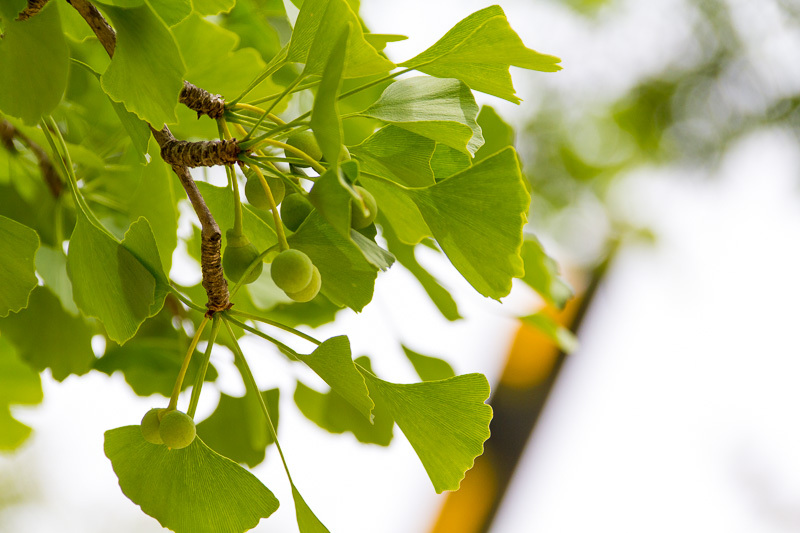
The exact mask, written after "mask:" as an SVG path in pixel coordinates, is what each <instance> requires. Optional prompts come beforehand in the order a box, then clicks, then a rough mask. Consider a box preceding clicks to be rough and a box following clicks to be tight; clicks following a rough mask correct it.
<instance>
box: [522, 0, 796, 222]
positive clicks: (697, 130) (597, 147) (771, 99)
mask: <svg viewBox="0 0 800 533" xmlns="http://www.w3.org/2000/svg"><path fill="white" fill-rule="evenodd" d="M560 3H566V4H567V5H569V6H570V7H571V8H572V9H574V10H575V12H576V13H577V14H579V16H587V17H594V18H593V20H594V21H595V22H597V23H598V24H600V23H602V22H598V17H597V15H598V11H597V9H598V8H599V7H601V6H602V7H606V8H609V9H611V8H613V7H620V6H623V4H624V3H623V2H621V1H589V0H561V1H560ZM741 4H747V3H746V2H745V3H739V4H736V3H733V2H726V1H724V0H687V2H686V3H685V7H686V9H684V10H681V12H679V13H678V15H676V16H679V17H680V18H681V20H682V21H684V22H686V24H689V25H690V27H691V31H690V32H687V36H686V38H685V39H684V40H683V41H682V43H681V49H680V50H678V51H676V52H675V53H673V54H666V55H663V57H664V59H663V61H662V64H660V65H658V68H657V69H656V70H655V74H650V75H648V76H647V77H643V78H641V79H638V80H636V82H635V84H634V85H633V86H632V87H630V88H629V89H628V90H627V91H625V92H624V93H623V94H621V95H618V96H616V97H615V98H612V99H610V100H607V101H601V102H598V101H589V102H586V101H576V99H575V98H572V97H570V96H569V95H563V94H558V93H556V91H555V90H554V89H551V92H552V94H546V95H544V96H543V97H542V101H543V102H547V105H543V106H541V108H540V110H539V112H538V113H537V114H536V115H535V116H534V117H533V118H532V120H531V121H530V122H529V124H528V126H527V127H526V128H525V130H524V131H523V132H522V133H521V135H520V137H521V138H520V140H519V144H520V146H521V152H522V153H523V160H524V161H525V162H526V171H527V176H528V179H529V180H530V182H531V185H532V188H533V190H534V191H536V194H534V206H533V217H534V218H533V220H534V223H538V224H542V223H544V224H546V223H547V221H548V220H552V219H553V217H556V216H558V215H559V213H561V212H562V211H563V210H565V209H567V208H568V207H573V206H575V205H579V204H580V203H581V201H585V199H586V198H587V196H588V197H590V198H593V199H594V200H596V202H597V203H598V204H599V205H601V206H603V208H604V209H605V210H606V215H607V216H608V218H609V220H610V221H611V222H612V227H613V225H614V223H621V224H622V225H624V222H625V221H624V213H618V212H614V211H613V209H614V208H613V207H611V205H610V204H609V202H607V196H606V193H607V192H608V188H609V186H610V185H611V184H612V183H614V182H615V181H616V180H617V179H618V178H620V177H622V176H623V175H625V174H627V173H630V172H631V171H633V170H635V169H637V168H641V167H643V166H650V167H666V166H671V167H674V168H686V169H692V170H700V171H702V170H707V169H709V168H712V167H713V166H714V165H715V164H717V163H718V162H719V159H720V157H721V156H722V155H723V154H724V153H725V152H726V150H727V149H728V148H729V147H730V146H731V145H732V144H733V143H735V142H736V141H737V140H739V139H741V138H742V137H744V136H746V135H748V134H749V133H751V132H753V131H755V130H757V129H759V128H764V127H778V128H785V129H786V130H787V131H791V132H792V133H793V134H795V135H796V134H797V131H798V126H799V125H800V112H798V105H800V84H798V83H797V80H796V79H792V77H791V74H792V73H787V72H782V71H777V68H776V65H779V64H780V63H779V62H776V61H764V60H763V59H772V58H762V56H761V55H762V54H763V53H764V50H765V48H764V47H763V46H762V45H763V43H759V42H753V38H752V34H750V33H748V30H752V28H748V27H746V26H748V24H747V21H744V24H743V23H742V20H741V19H742V12H739V13H738V19H737V13H736V12H735V10H736V9H740V11H741V10H743V9H744V8H743V6H742V5H741ZM745 7H746V6H745ZM751 7H752V6H751ZM662 8H663V7H662ZM762 9H763V10H764V12H769V11H770V10H773V9H774V10H777V15H776V16H775V14H774V13H773V16H772V17H771V19H765V20H772V21H773V22H774V21H775V20H780V27H776V28H774V30H775V31H774V34H780V35H782V36H783V37H785V38H786V39H793V40H796V39H797V38H800V6H798V4H797V3H796V2H792V1H788V0H777V1H774V2H771V1H770V2H764V4H763V5H759V10H762ZM623 11H624V10H623ZM617 15H618V13H614V14H613V15H612V16H610V17H608V18H607V19H604V20H605V22H610V21H613V20H615V19H616V17H617ZM762 22H763V21H762ZM769 23H771V22H765V24H769ZM659 57H661V56H659ZM675 57H677V58H679V59H678V60H675V59H674V58H675ZM684 174H686V175H696V174H698V173H696V172H685V173H684ZM701 174H710V173H708V172H705V173H703V172H701ZM609 238H613V236H609Z"/></svg>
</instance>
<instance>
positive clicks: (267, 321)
mask: <svg viewBox="0 0 800 533" xmlns="http://www.w3.org/2000/svg"><path fill="white" fill-rule="evenodd" d="M226 313H228V314H231V315H236V316H240V317H242V318H248V319H250V320H256V321H258V322H263V323H264V324H267V325H270V326H273V327H276V328H278V329H282V330H283V331H288V332H289V333H292V334H294V335H297V336H298V337H300V338H302V339H305V340H307V341H308V342H313V343H314V344H316V345H317V346H319V345H320V344H322V341H319V340H317V339H315V338H314V337H312V336H311V335H306V334H305V333H303V332H302V331H299V330H296V329H294V328H293V327H290V326H287V325H285V324H281V323H280V322H276V321H275V320H271V319H269V318H266V317H263V316H258V315H254V314H252V313H247V312H245V311H237V310H235V309H229V310H228V311H226Z"/></svg>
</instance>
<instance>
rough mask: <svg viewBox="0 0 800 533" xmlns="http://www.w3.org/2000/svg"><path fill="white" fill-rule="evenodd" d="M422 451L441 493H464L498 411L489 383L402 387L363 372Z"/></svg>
mask: <svg viewBox="0 0 800 533" xmlns="http://www.w3.org/2000/svg"><path fill="white" fill-rule="evenodd" d="M363 374H364V377H365V378H366V379H367V382H368V383H369V386H370V391H374V392H375V401H376V404H383V405H384V406H385V407H386V409H387V410H388V412H389V414H390V415H391V416H392V418H394V420H395V421H396V422H397V425H398V426H399V427H400V429H401V430H402V431H403V434H404V435H405V436H406V438H407V439H408V441H409V442H410V443H411V446H413V448H414V451H416V452H417V456H418V457H419V459H420V461H421V462H422V465H423V466H424V467H425V470H426V471H427V472H428V477H430V479H431V482H433V488H434V489H435V490H436V492H437V493H441V492H443V491H445V490H458V488H459V486H460V485H461V480H462V479H464V474H465V473H466V471H467V470H469V469H470V468H472V465H473V464H474V462H475V458H476V457H477V456H479V455H481V454H482V453H483V443H484V442H485V441H486V439H488V438H489V422H490V421H491V419H492V408H491V407H490V406H488V405H487V404H486V403H484V402H485V401H486V399H487V398H489V383H488V382H487V381H486V378H485V377H484V376H483V375H482V374H466V375H463V376H456V377H453V378H450V379H446V380H442V381H426V382H423V383H412V384H408V385H401V384H397V383H389V382H387V381H383V380H382V379H378V378H377V377H375V376H374V375H372V374H370V373H369V372H366V371H364V372H363Z"/></svg>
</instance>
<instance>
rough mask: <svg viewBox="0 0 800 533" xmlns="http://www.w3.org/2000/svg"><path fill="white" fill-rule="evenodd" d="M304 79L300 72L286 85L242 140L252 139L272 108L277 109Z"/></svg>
mask: <svg viewBox="0 0 800 533" xmlns="http://www.w3.org/2000/svg"><path fill="white" fill-rule="evenodd" d="M302 79H303V75H302V74H300V75H299V76H297V78H295V80H294V81H293V82H292V83H290V84H289V85H288V86H287V87H286V89H284V90H283V92H282V93H281V94H280V95H279V96H278V98H276V99H275V100H274V101H273V102H272V104H270V106H269V107H268V108H267V109H266V110H265V111H264V114H263V115H261V118H259V119H258V122H256V125H255V127H254V128H253V129H252V130H250V133H248V134H247V135H245V137H244V139H242V141H246V140H248V139H250V136H251V135H252V134H253V132H254V131H256V129H257V128H258V127H259V126H260V125H261V123H262V122H264V119H265V118H267V116H268V115H269V114H270V113H271V112H272V110H273V109H275V106H276V105H278V102H280V101H281V100H283V98H284V96H286V95H287V94H289V93H290V92H292V89H294V88H295V87H296V86H297V85H298V84H299V83H300V82H301V81H302Z"/></svg>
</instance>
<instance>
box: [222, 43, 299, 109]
mask: <svg viewBox="0 0 800 533" xmlns="http://www.w3.org/2000/svg"><path fill="white" fill-rule="evenodd" d="M281 52H282V51H281ZM279 55H280V52H279ZM279 55H276V56H275V59H273V60H272V61H270V63H269V65H267V68H265V69H264V72H262V73H261V74H259V75H258V76H257V77H256V79H254V80H253V81H251V82H250V84H249V85H248V86H247V87H246V88H245V90H244V91H242V94H240V95H239V96H237V97H236V98H235V99H234V100H233V101H231V102H228V104H227V105H228V106H234V105H236V104H238V103H239V101H240V100H241V99H242V98H244V97H245V96H247V95H248V94H249V93H250V91H252V90H253V89H255V88H256V87H258V85H259V84H260V83H261V82H262V81H264V80H266V79H267V78H269V77H270V76H272V75H273V74H275V73H276V72H277V71H278V70H279V69H280V68H281V67H282V66H284V65H285V64H286V63H287V61H286V59H283V60H277V61H276V59H278V57H279Z"/></svg>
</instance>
